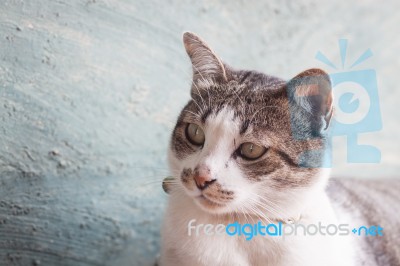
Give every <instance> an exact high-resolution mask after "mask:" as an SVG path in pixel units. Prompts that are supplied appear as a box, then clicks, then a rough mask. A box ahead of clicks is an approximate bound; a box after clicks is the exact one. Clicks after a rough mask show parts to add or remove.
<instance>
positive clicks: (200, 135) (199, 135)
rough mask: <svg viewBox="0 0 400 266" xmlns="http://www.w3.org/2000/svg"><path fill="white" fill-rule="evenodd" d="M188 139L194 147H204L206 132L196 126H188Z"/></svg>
mask: <svg viewBox="0 0 400 266" xmlns="http://www.w3.org/2000/svg"><path fill="white" fill-rule="evenodd" d="M186 138H187V139H188V140H189V142H190V143H192V144H193V145H197V146H200V145H203V144H204V141H205V135H204V131H203V129H201V127H200V126H198V125H196V124H188V126H187V127H186Z"/></svg>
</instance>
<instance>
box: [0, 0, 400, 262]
mask: <svg viewBox="0 0 400 266" xmlns="http://www.w3.org/2000/svg"><path fill="white" fill-rule="evenodd" d="M340 4H341V3H335V4H334V3H332V4H330V5H324V6H317V5H316V3H313V2H307V3H302V4H300V3H298V4H286V3H282V2H280V1H274V2H269V3H260V2H258V1H254V2H252V3H250V2H246V3H244V2H243V3H240V2H237V3H231V4H229V5H224V4H218V3H211V2H210V3H204V4H201V3H199V2H197V1H192V3H187V4H186V5H181V4H180V2H179V1H175V0H172V1H170V3H169V4H167V5H164V6H161V5H160V4H158V3H157V2H153V3H150V2H149V1H144V0H143V1H142V0H140V1H129V2H114V1H108V0H96V1H95V0H90V1H87V2H84V1H66V0H64V1H62V0H61V1H56V2H54V1H50V2H49V1H34V0H31V1H29V0H28V1H14V0H5V1H3V2H2V3H1V4H0V21H2V23H1V25H0V33H1V34H0V38H1V39H0V44H1V47H2V49H1V50H0V58H1V60H2V63H1V64H0V121H1V123H0V131H1V136H0V144H1V148H0V195H1V199H0V264H1V265H39V264H40V265H121V266H123V265H151V264H152V263H153V262H154V259H155V256H156V254H157V252H158V249H159V246H158V245H159V229H160V222H161V217H162V212H163V207H164V202H165V200H166V196H165V195H164V193H163V192H162V189H161V180H162V179H163V178H164V177H165V176H166V175H168V170H167V166H166V162H165V157H166V149H167V145H168V139H169V135H170V132H171V129H172V127H173V125H174V123H175V116H176V115H177V113H178V111H179V110H180V108H181V107H182V106H183V105H184V104H185V102H186V101H187V100H188V98H189V82H190V77H191V69H190V64H189V61H188V59H187V58H186V55H185V53H184V50H183V47H182V44H181V34H182V32H183V31H185V30H192V31H195V32H198V33H199V34H200V35H202V36H204V38H205V39H207V40H210V41H211V43H212V44H213V46H214V47H215V48H216V50H218V51H222V52H221V53H220V54H221V55H222V57H224V59H226V60H227V61H229V62H232V65H236V66H242V67H248V68H253V69H254V68H255V69H257V68H258V69H259V70H263V71H264V72H269V73H270V74H276V75H279V76H287V77H290V76H293V74H295V73H297V72H298V71H299V70H301V69H305V68H307V67H308V66H316V65H315V61H313V53H314V52H315V51H316V50H317V49H320V48H321V47H327V44H325V43H324V41H325V40H326V43H331V44H332V47H333V46H335V45H336V40H337V39H338V37H341V36H339V34H347V32H350V34H354V35H356V36H364V35H363V34H365V36H371V38H372V39H375V40H378V39H379V40H382V42H383V43H384V44H391V45H393V46H394V45H396V44H398V41H397V39H396V40H390V39H388V38H392V37H389V35H390V34H388V35H387V36H386V37H385V38H386V39H385V38H375V37H374V34H376V33H377V32H380V31H379V29H378V28H377V27H376V25H375V27H372V26H369V25H368V23H371V22H369V20H371V21H374V20H373V19H371V16H374V18H377V19H379V18H381V17H382V18H384V17H386V16H387V12H390V11H391V10H393V8H391V7H390V6H389V5H385V7H383V6H381V7H379V8H380V10H379V12H376V11H377V10H376V9H377V8H376V7H369V6H363V7H360V8H359V9H360V10H361V11H362V10H364V11H366V12H367V11H368V12H369V11H370V10H374V11H375V12H372V13H371V16H369V17H368V20H367V18H364V16H363V15H362V14H363V12H360V13H359V14H353V13H351V12H352V11H350V10H347V9H343V8H341V7H340ZM344 6H347V5H344ZM381 9H382V10H381ZM364 13H365V12H364ZM319 16H321V17H324V20H323V21H322V20H320V17H319ZM334 16H336V17H338V16H340V17H343V18H344V20H345V21H339V22H333V21H337V20H336V19H330V18H331V17H334ZM347 17H348V18H347ZM350 18H351V19H350ZM347 20H348V21H347ZM313 21H314V22H315V21H322V22H318V23H319V25H320V26H321V27H320V29H315V28H313V29H314V30H315V31H316V32H314V33H313V34H310V30H309V27H306V25H308V24H309V23H310V22H313ZM325 21H326V22H325ZM353 21H359V22H360V24H362V23H364V25H363V26H358V25H354V23H352V22H353ZM397 22H398V21H397ZM397 22H396V21H395V20H390V21H389V22H388V23H387V24H390V25H386V26H388V27H389V28H393V29H395V28H396V27H395V26H396V25H398V23H397ZM328 23H329V27H330V29H332V30H331V31H329V30H326V27H328V26H327V25H328ZM391 24H393V25H391ZM310 25H311V24H310ZM343 25H351V26H350V27H343ZM325 26H326V27H325ZM388 27H385V28H386V29H388ZM256 28H257V30H256ZM344 30H346V32H344ZM332 33H335V34H338V36H336V35H335V36H334V37H331V35H332ZM367 33H368V34H367ZM390 36H394V35H390ZM306 37H307V38H306ZM212 40H214V41H212ZM249 40H251V41H249ZM363 41H364V42H366V43H367V44H365V45H360V47H362V48H361V49H364V48H365V47H366V46H368V47H369V42H370V40H369V39H368V40H365V39H362V38H361V42H363ZM267 44H268V45H267ZM233 45H234V46H235V47H234V48H233ZM379 45H380V46H383V45H382V44H381V43H377V47H378V48H379ZM227 47H229V49H227ZM231 47H232V49H231ZM332 49H336V47H334V48H332ZM386 49H388V50H391V49H390V47H386ZM392 50H394V49H392ZM240 51H241V52H242V53H241V54H238V52H240ZM305 51H307V52H305ZM335 51H336V50H335ZM293 58H296V60H293ZM381 58H383V60H385V59H389V58H390V55H386V54H384V53H382V54H381ZM287 62H293V63H291V64H288V63H287ZM384 63H385V62H382V65H385V64H384ZM397 68H398V67H397ZM380 71H381V73H382V75H385V74H390V73H389V72H390V70H387V69H385V68H382V69H380ZM385 82H386V83H385V84H387V85H388V87H390V85H394V84H395V83H394V82H395V81H394V80H391V79H387V80H386V81H385ZM383 93H384V90H383ZM396 93H397V94H398V92H396ZM395 98H396V97H394V95H392V98H391V99H395ZM397 98H398V97H397ZM391 104H392V105H393V106H395V103H394V101H393V100H392V102H391V101H390V99H389V100H388V101H387V103H386V105H389V106H391ZM384 111H385V110H383V112H384ZM384 115H385V114H383V116H384ZM387 128H388V130H389V131H385V132H398V131H396V130H395V129H398V125H397V124H396V123H392V124H390V123H389V124H388V125H387ZM382 134H383V135H381V137H382V138H380V139H382V143H383V144H382V145H386V143H387V141H389V140H387V138H385V136H386V135H384V134H386V133H382ZM387 134H389V133H387ZM389 139H390V137H389ZM392 139H393V137H392ZM385 141H386V142H385ZM391 143H392V142H391ZM391 145H392V146H390V147H392V149H397V148H396V147H398V146H395V145H398V144H391ZM389 166H390V165H389ZM389 169H392V170H393V172H395V171H397V170H399V168H398V165H397V163H396V164H394V166H393V164H392V168H390V167H389Z"/></svg>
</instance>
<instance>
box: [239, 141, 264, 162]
mask: <svg viewBox="0 0 400 266" xmlns="http://www.w3.org/2000/svg"><path fill="white" fill-rule="evenodd" d="M266 151H267V148H265V147H263V146H259V145H256V144H254V143H251V142H246V143H243V144H242V145H240V150H239V152H240V156H242V157H243V158H244V159H246V160H256V159H258V158H260V157H261V156H263V155H264V153H265V152H266Z"/></svg>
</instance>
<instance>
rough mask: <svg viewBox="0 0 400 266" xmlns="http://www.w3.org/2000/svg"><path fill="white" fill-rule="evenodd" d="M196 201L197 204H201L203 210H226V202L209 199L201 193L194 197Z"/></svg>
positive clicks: (218, 211) (217, 211) (220, 211)
mask: <svg viewBox="0 0 400 266" xmlns="http://www.w3.org/2000/svg"><path fill="white" fill-rule="evenodd" d="M194 202H195V203H196V205H197V206H199V207H200V208H201V209H202V210H204V211H206V212H210V213H222V212H224V210H226V208H227V206H226V204H221V203H218V202H215V201H213V200H210V199H208V198H207V197H205V196H203V195H200V196H197V197H195V198H194Z"/></svg>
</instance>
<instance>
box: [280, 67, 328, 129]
mask: <svg viewBox="0 0 400 266" xmlns="http://www.w3.org/2000/svg"><path fill="white" fill-rule="evenodd" d="M287 90H288V96H289V100H290V102H291V103H292V104H295V105H297V106H299V107H301V108H302V109H303V110H305V111H306V113H308V114H309V119H311V123H312V124H313V128H314V130H321V129H324V130H325V129H327V128H328V126H329V122H330V120H331V117H332V113H333V107H332V102H333V95H332V86H331V81H330V78H329V75H328V74H327V73H326V72H325V71H323V70H321V69H315V68H314V69H309V70H306V71H304V72H302V73H300V74H298V75H297V76H296V77H294V78H293V79H291V80H290V81H289V83H288V86H287Z"/></svg>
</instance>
